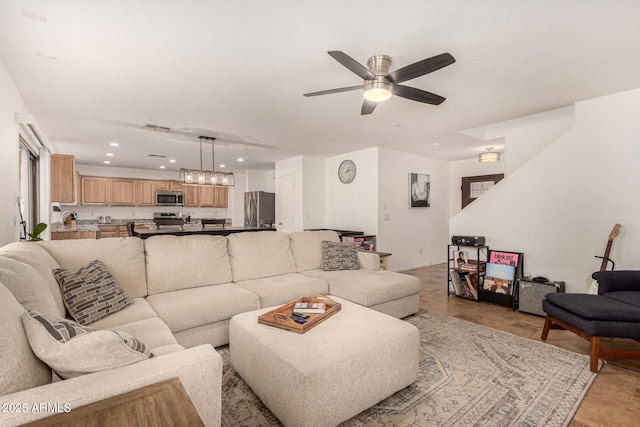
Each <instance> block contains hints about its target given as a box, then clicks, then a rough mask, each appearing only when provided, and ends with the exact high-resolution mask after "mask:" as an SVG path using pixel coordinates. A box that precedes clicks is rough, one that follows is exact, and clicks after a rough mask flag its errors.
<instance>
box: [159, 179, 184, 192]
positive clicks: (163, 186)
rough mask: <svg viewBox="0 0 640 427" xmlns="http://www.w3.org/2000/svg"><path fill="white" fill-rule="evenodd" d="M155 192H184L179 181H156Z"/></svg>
mask: <svg viewBox="0 0 640 427" xmlns="http://www.w3.org/2000/svg"><path fill="white" fill-rule="evenodd" d="M156 190H167V191H184V185H183V184H182V183H181V182H179V181H156Z"/></svg>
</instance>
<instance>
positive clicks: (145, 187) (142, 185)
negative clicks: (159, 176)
mask: <svg viewBox="0 0 640 427" xmlns="http://www.w3.org/2000/svg"><path fill="white" fill-rule="evenodd" d="M159 182H162V181H147V180H142V179H138V180H136V206H155V205H156V188H157V185H158V183H159Z"/></svg>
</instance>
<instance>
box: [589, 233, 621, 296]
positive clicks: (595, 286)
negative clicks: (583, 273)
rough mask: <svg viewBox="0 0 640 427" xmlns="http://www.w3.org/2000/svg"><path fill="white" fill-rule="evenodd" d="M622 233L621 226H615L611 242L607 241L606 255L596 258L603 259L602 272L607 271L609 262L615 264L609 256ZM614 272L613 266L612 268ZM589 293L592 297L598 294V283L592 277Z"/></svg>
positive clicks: (610, 235)
mask: <svg viewBox="0 0 640 427" xmlns="http://www.w3.org/2000/svg"><path fill="white" fill-rule="evenodd" d="M618 232H620V224H616V225H614V226H613V230H611V233H610V234H609V240H608V241H607V248H606V249H605V250H604V255H603V256H601V257H599V256H597V255H596V258H602V264H600V271H605V270H606V269H607V264H608V263H609V261H611V263H612V264H613V260H610V259H609V254H610V253H611V246H612V245H613V239H615V238H616V236H617V235H618ZM611 269H612V270H613V265H612V267H611ZM587 293H589V294H592V295H597V294H598V282H596V280H595V279H594V278H592V277H591V276H589V277H587Z"/></svg>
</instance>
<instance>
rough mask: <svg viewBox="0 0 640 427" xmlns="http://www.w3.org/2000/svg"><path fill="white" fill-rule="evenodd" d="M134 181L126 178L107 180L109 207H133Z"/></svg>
mask: <svg viewBox="0 0 640 427" xmlns="http://www.w3.org/2000/svg"><path fill="white" fill-rule="evenodd" d="M135 197H136V180H134V179H127V178H109V205H110V206H135V205H136V198H135Z"/></svg>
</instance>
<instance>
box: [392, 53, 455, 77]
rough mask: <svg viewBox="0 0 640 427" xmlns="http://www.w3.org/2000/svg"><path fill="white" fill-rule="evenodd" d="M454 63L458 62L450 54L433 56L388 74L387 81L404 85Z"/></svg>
mask: <svg viewBox="0 0 640 427" xmlns="http://www.w3.org/2000/svg"><path fill="white" fill-rule="evenodd" d="M454 62H456V60H455V58H454V57H453V56H451V54H450V53H448V52H447V53H441V54H440V55H436V56H432V57H431V58H427V59H423V60H422V61H418V62H414V63H413V64H410V65H407V66H406V67H402V68H399V69H397V70H395V71H394V72H392V73H389V74H387V75H386V79H387V80H389V81H390V82H391V83H402V82H404V81H407V80H411V79H415V78H416V77H420V76H423V75H425V74H429V73H432V72H434V71H436V70H439V69H440V68H444V67H446V66H447V65H451V64H453V63H454Z"/></svg>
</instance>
